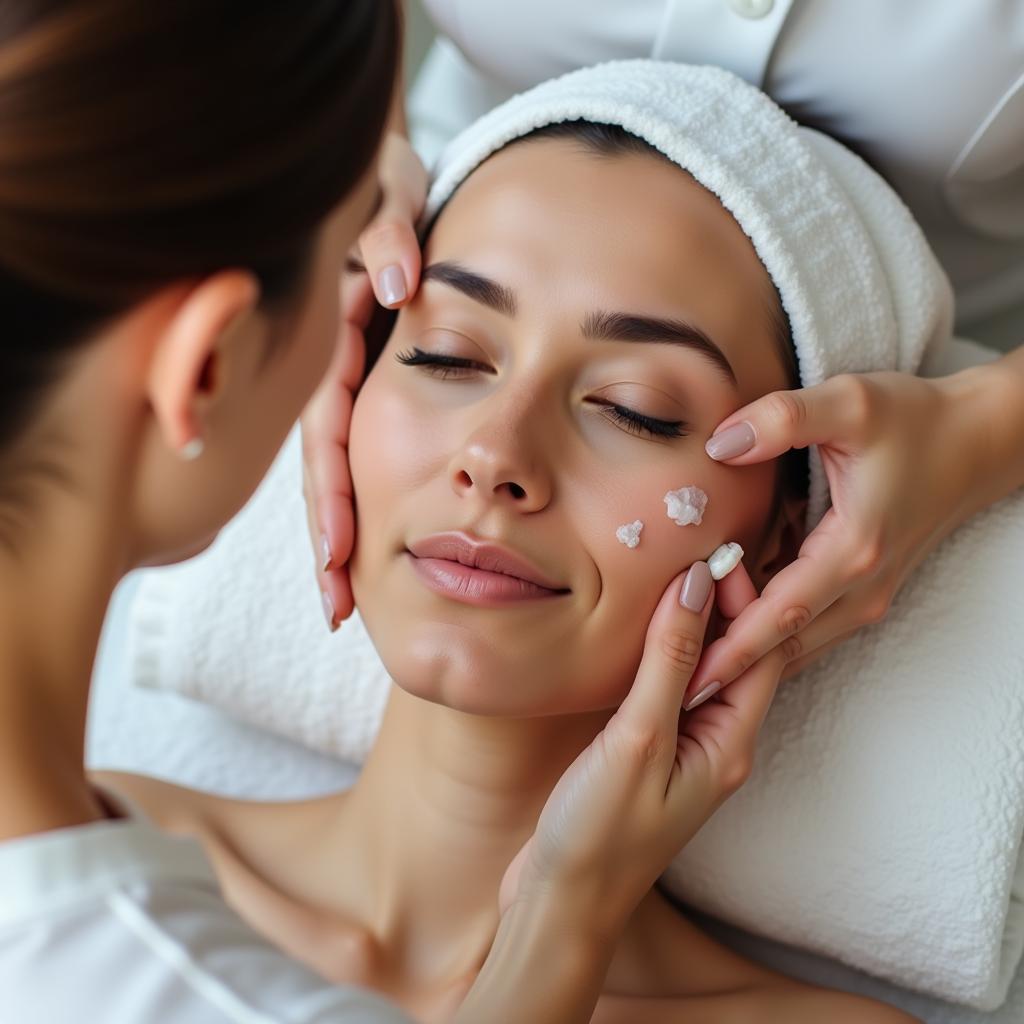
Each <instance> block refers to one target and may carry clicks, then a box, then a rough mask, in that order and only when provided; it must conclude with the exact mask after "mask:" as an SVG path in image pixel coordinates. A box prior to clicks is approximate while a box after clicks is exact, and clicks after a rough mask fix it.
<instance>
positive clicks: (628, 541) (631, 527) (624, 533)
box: [615, 519, 644, 548]
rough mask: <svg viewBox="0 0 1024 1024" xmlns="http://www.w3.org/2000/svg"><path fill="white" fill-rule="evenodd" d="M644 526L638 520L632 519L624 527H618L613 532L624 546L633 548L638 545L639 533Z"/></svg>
mask: <svg viewBox="0 0 1024 1024" xmlns="http://www.w3.org/2000/svg"><path fill="white" fill-rule="evenodd" d="M643 528H644V524H643V523H642V522H641V521H640V520H639V519H634V520H633V522H631V523H626V525H625V526H620V527H619V528H618V529H617V530H616V531H615V536H616V537H617V538H618V539H619V540H620V541H621V542H622V543H623V544H625V545H626V547H627V548H635V547H636V546H637V545H638V544H639V543H640V531H641V530H642V529H643Z"/></svg>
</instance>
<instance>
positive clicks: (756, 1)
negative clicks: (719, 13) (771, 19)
mask: <svg viewBox="0 0 1024 1024" xmlns="http://www.w3.org/2000/svg"><path fill="white" fill-rule="evenodd" d="M729 6H730V7H731V8H732V9H733V11H735V13H736V14H738V15H739V16H740V17H741V18H763V17H764V16H765V15H766V14H768V13H769V12H770V11H771V9H772V8H773V7H774V6H775V0H729Z"/></svg>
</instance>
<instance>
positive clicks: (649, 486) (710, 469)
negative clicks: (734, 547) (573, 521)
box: [577, 458, 775, 588]
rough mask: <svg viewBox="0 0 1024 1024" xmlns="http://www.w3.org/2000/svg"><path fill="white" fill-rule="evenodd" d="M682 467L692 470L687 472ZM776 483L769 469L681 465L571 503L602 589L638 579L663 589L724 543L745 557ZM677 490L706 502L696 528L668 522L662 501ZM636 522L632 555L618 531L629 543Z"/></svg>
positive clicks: (607, 483)
mask: <svg viewBox="0 0 1024 1024" xmlns="http://www.w3.org/2000/svg"><path fill="white" fill-rule="evenodd" d="M688 462H689V463H690V464H691V465H692V464H693V463H697V465H696V466H695V467H694V468H687V465H688ZM774 481H775V468H774V465H772V464H764V465H757V466H748V467H726V466H720V465H717V464H716V463H713V462H712V461H711V460H710V459H705V458H701V459H699V460H696V459H694V460H687V459H685V458H684V459H681V460H680V466H679V468H678V469H673V470H671V471H668V470H666V469H665V467H664V466H659V467H657V468H650V469H646V470H644V471H642V472H638V473H636V474H623V475H622V476H621V477H619V478H613V479H606V480H603V481H601V482H600V485H599V486H598V487H597V488H594V489H592V490H590V491H589V493H588V494H586V495H581V496H580V497H579V498H578V499H577V502H578V506H579V507H580V509H581V512H580V515H579V517H578V521H579V525H580V528H581V530H585V531H586V536H587V537H588V547H589V548H590V550H591V553H592V557H593V558H594V561H595V562H596V563H597V565H598V568H599V569H600V571H601V574H602V576H603V577H604V580H605V587H606V588H607V587H608V586H609V585H610V584H612V583H619V582H622V581H626V580H628V578H629V577H631V576H635V575H638V574H639V575H640V576H642V577H644V578H648V577H651V576H653V577H655V578H657V579H659V580H661V581H662V582H663V583H667V582H668V580H670V579H671V578H672V576H674V575H675V574H676V573H678V572H680V571H682V570H683V569H685V568H686V567H687V566H689V565H690V564H692V563H693V562H694V561H696V560H698V559H702V558H707V557H708V556H709V555H710V554H711V553H712V552H713V551H714V550H715V548H716V547H718V546H719V545H720V544H723V543H725V542H726V541H739V543H741V544H742V545H743V547H744V549H745V550H749V549H750V547H751V545H753V544H754V543H756V541H757V540H758V539H759V537H760V534H761V531H762V530H763V529H764V527H765V525H766V523H767V517H768V514H769V512H770V510H771V500H772V491H773V487H774ZM681 487H698V488H700V489H701V490H702V491H703V492H704V493H705V494H706V495H707V499H708V500H707V506H706V508H705V510H704V513H703V516H702V518H701V522H700V523H699V524H697V523H691V524H689V525H686V526H679V525H678V524H677V523H676V522H674V521H673V520H672V519H670V518H669V516H668V508H667V506H666V503H665V500H664V498H665V494H666V493H667V492H669V491H674V490H677V489H678V488H681ZM637 520H639V521H640V522H641V523H642V524H643V526H642V528H641V529H640V530H639V536H638V543H637V545H636V546H635V547H632V548H631V547H629V546H628V545H627V544H626V543H624V542H623V541H621V540H619V539H618V537H617V536H616V531H617V529H618V528H619V527H626V531H625V534H626V539H627V540H628V539H629V538H630V536H631V535H634V534H635V533H636V531H635V530H633V529H632V528H631V527H632V525H633V524H635V522H636V521H637ZM749 553H750V554H754V553H755V552H753V551H752V550H749Z"/></svg>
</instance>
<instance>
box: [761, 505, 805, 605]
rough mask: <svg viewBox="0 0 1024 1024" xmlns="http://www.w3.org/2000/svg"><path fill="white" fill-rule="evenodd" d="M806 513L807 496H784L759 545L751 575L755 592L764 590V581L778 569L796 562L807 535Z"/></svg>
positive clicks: (765, 582)
mask: <svg viewBox="0 0 1024 1024" xmlns="http://www.w3.org/2000/svg"><path fill="white" fill-rule="evenodd" d="M806 516H807V499H806V498H792V497H789V498H787V497H783V499H782V501H781V502H780V505H779V511H778V514H777V515H776V517H775V523H774V525H773V526H772V528H771V531H770V532H769V534H768V536H767V538H766V539H765V542H764V544H763V545H762V547H761V554H760V556H759V558H758V560H757V564H756V565H755V566H754V571H753V573H752V574H751V579H752V580H753V582H754V586H755V587H756V588H757V591H758V593H760V592H761V591H762V590H764V587H765V584H767V582H768V581H769V580H770V579H771V578H772V577H773V576H774V575H775V574H776V573H777V572H779V571H780V570H782V569H784V568H785V567H786V566H787V565H789V563H790V562H793V561H795V559H796V557H797V555H798V554H799V553H800V545H801V544H803V542H804V538H805V536H806V532H805V530H804V521H805V519H806Z"/></svg>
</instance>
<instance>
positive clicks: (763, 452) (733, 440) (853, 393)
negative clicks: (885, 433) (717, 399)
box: [704, 375, 865, 466]
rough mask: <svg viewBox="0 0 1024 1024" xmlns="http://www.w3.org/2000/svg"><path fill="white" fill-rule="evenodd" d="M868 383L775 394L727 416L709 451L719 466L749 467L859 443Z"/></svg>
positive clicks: (849, 381)
mask: <svg viewBox="0 0 1024 1024" xmlns="http://www.w3.org/2000/svg"><path fill="white" fill-rule="evenodd" d="M864 390H865V383H864V381H862V380H861V381H858V380H856V379H854V378H853V376H852V375H840V376H837V377H830V378H829V379H828V380H826V381H824V383H822V384H816V385H815V386H813V387H809V388H799V389H797V390H795V391H773V392H771V393H770V394H767V395H763V396H762V397H761V398H758V399H756V400H755V401H753V402H751V403H750V404H748V405H745V406H744V407H743V408H742V409H737V410H736V412H734V413H733V414H732V415H731V416H727V417H726V418H725V419H724V420H722V422H721V423H720V424H719V425H718V426H717V427H716V428H715V432H714V433H713V434H712V435H711V437H710V438H708V440H707V443H706V444H705V446H704V447H705V450H706V451H707V453H708V455H709V456H710V457H711V458H712V459H715V460H716V461H718V462H727V463H728V464H729V465H731V466H748V465H750V464H751V463H755V462H764V461H765V460H766V459H774V458H776V457H777V456H779V455H782V454H783V453H784V452H787V451H789V450H790V449H791V448H806V447H808V446H809V445H812V444H828V445H830V446H832V447H836V448H842V447H843V445H844V444H845V443H847V442H856V441H858V440H859V439H860V437H861V431H862V428H863V426H864V420H865V409H864V402H863V401H862V400H858V396H860V398H861V399H862V398H863V392H864Z"/></svg>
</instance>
